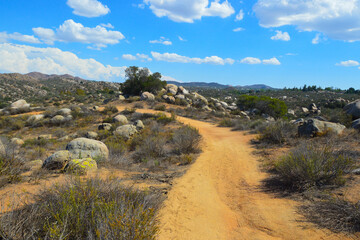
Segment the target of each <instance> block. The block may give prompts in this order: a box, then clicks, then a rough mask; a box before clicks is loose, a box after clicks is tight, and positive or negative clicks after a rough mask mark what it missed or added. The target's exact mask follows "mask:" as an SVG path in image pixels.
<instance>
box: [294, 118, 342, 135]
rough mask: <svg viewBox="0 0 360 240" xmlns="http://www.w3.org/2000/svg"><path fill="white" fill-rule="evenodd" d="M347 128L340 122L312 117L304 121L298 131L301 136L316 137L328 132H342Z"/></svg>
mask: <svg viewBox="0 0 360 240" xmlns="http://www.w3.org/2000/svg"><path fill="white" fill-rule="evenodd" d="M345 128H346V127H345V126H344V125H341V124H339V123H333V122H325V121H320V120H317V119H314V118H311V119H308V120H306V121H304V123H303V124H302V125H300V126H299V127H298V133H299V136H305V137H315V136H317V135H321V134H325V133H327V132H334V133H336V134H341V133H342V132H343V131H344V129H345Z"/></svg>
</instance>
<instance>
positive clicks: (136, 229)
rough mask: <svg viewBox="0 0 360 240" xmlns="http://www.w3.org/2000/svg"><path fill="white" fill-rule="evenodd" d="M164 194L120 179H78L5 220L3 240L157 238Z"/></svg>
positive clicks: (1, 222) (0, 225) (1, 226)
mask: <svg viewBox="0 0 360 240" xmlns="http://www.w3.org/2000/svg"><path fill="white" fill-rule="evenodd" d="M158 203H159V196H157V195H154V194H148V193H144V192H140V191H136V190H132V189H130V188H125V187H123V186H121V185H120V183H119V181H117V180H100V179H88V180H86V181H85V182H83V181H81V180H80V179H73V180H71V181H70V183H68V184H64V185H62V186H56V187H53V188H52V189H48V190H43V191H42V192H40V193H39V194H37V195H35V196H34V201H33V203H32V204H25V206H23V207H21V208H19V209H17V210H15V209H16V208H18V207H19V206H16V205H15V206H13V207H14V210H13V211H9V212H7V213H5V214H3V215H2V216H1V217H0V238H1V239H155V236H156V234H157V232H158V226H157V222H156V221H155V211H156V209H157V207H158Z"/></svg>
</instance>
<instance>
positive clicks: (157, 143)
mask: <svg viewBox="0 0 360 240" xmlns="http://www.w3.org/2000/svg"><path fill="white" fill-rule="evenodd" d="M167 141H168V137H167V136H166V134H158V135H156V136H155V135H148V136H146V137H145V138H144V139H143V140H142V141H141V142H140V144H139V145H137V147H136V151H135V153H134V159H135V161H136V162H143V161H146V160H150V159H161V158H164V157H166V156H167V150H166V143H167Z"/></svg>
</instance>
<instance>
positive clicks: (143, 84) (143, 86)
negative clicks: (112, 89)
mask: <svg viewBox="0 0 360 240" xmlns="http://www.w3.org/2000/svg"><path fill="white" fill-rule="evenodd" d="M125 74H126V81H125V82H124V83H123V84H122V86H121V91H123V93H124V94H128V95H139V94H140V93H141V92H151V93H156V92H157V91H159V90H161V89H162V88H163V87H165V86H166V81H162V80H161V74H160V73H158V72H156V73H153V74H150V71H149V69H147V68H139V67H135V66H131V67H128V68H127V69H126V70H125Z"/></svg>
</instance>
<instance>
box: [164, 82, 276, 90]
mask: <svg viewBox="0 0 360 240" xmlns="http://www.w3.org/2000/svg"><path fill="white" fill-rule="evenodd" d="M167 83H169V84H174V85H177V86H183V87H188V88H217V89H227V88H236V89H252V90H267V89H274V88H272V87H270V86H267V85H265V84H254V85H247V86H231V85H223V84H219V83H214V82H212V83H206V82H177V81H167Z"/></svg>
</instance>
